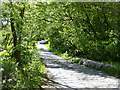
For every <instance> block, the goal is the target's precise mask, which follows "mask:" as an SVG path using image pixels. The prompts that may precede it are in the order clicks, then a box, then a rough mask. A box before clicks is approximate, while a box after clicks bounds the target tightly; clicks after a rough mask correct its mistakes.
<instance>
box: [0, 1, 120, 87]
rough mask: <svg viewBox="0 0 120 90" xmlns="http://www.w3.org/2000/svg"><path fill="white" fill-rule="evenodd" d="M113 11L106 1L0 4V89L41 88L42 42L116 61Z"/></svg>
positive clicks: (118, 46) (119, 22)
mask: <svg viewBox="0 0 120 90" xmlns="http://www.w3.org/2000/svg"><path fill="white" fill-rule="evenodd" d="M119 10H120V5H119V3H109V2H101V3H97V2H96V3H93V2H91V3H90V2H89V3H83V2H77V3H76V2H74V3H73V2H51V3H49V2H44V3H43V2H36V3H35V2H32V3H30V2H11V1H9V2H2V15H1V20H2V27H0V28H2V30H1V31H2V32H3V35H2V49H3V50H6V52H4V53H3V54H2V55H1V64H2V68H3V88H5V89H6V88H7V89H8V88H21V87H22V88H34V87H41V84H42V83H43V76H44V75H43V72H44V70H43V65H42V64H41V61H40V57H39V55H38V54H37V53H36V52H37V51H36V49H35V48H36V47H35V43H36V41H37V40H42V39H48V41H49V42H50V48H51V49H53V50H56V51H59V52H61V53H65V54H66V53H67V55H72V56H77V57H82V58H88V59H92V60H97V61H119V60H120V53H119V51H120V11H119ZM0 35H1V34H0ZM0 37H1V36H0ZM35 51H36V52H35ZM33 72H34V73H33Z"/></svg>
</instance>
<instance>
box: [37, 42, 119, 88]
mask: <svg viewBox="0 0 120 90" xmlns="http://www.w3.org/2000/svg"><path fill="white" fill-rule="evenodd" d="M37 47H38V48H42V49H41V50H40V51H38V52H39V54H40V56H41V58H42V59H43V61H44V63H45V64H46V67H47V68H46V69H47V71H48V72H49V73H48V75H50V76H49V77H50V80H51V82H55V86H58V87H61V88H70V89H72V88H118V86H119V81H118V79H116V78H114V77H112V76H109V75H107V74H104V73H101V72H99V71H96V70H92V69H89V68H87V67H84V66H81V65H78V64H75V63H72V62H70V61H67V60H64V59H63V58H61V57H59V56H57V55H55V54H53V53H52V52H50V51H49V50H48V49H47V48H46V47H45V45H44V44H40V42H38V43H37Z"/></svg>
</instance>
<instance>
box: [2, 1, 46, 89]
mask: <svg viewBox="0 0 120 90" xmlns="http://www.w3.org/2000/svg"><path fill="white" fill-rule="evenodd" d="M33 11H34V3H31V4H30V3H27V2H12V1H10V2H2V15H1V20H2V27H1V28H2V30H1V32H2V33H3V34H2V43H1V44H2V50H4V51H3V53H1V57H0V64H1V65H2V67H0V70H2V88H3V89H13V88H17V89H21V88H28V89H32V88H41V85H42V84H43V83H44V78H45V77H44V76H45V75H44V68H45V67H44V65H43V64H42V61H41V58H40V56H39V54H38V52H37V48H36V40H37V38H35V36H36V33H37V32H36V27H37V25H35V24H34V22H36V20H34V19H35V17H34V14H33Z"/></svg>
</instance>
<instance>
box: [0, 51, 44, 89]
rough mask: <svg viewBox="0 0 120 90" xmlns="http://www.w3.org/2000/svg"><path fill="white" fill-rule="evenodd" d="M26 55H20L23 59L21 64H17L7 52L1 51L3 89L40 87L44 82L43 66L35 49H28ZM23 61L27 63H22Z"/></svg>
mask: <svg viewBox="0 0 120 90" xmlns="http://www.w3.org/2000/svg"><path fill="white" fill-rule="evenodd" d="M26 57H27V58H26ZM26 57H22V60H24V61H23V62H22V63H21V64H22V65H21V66H18V63H16V60H15V59H14V58H11V57H10V55H9V53H7V52H3V53H2V54H1V64H2V67H1V69H2V70H3V71H2V72H3V73H2V74H3V75H2V83H3V84H2V88H3V89H12V88H16V89H21V88H29V89H32V88H41V85H42V84H43V83H44V77H45V76H44V68H45V66H44V65H43V64H42V62H41V58H40V56H39V54H38V52H37V51H36V50H33V51H29V54H28V55H27V54H26ZM22 60H21V61H22ZM25 61H27V63H25V64H24V62H25Z"/></svg>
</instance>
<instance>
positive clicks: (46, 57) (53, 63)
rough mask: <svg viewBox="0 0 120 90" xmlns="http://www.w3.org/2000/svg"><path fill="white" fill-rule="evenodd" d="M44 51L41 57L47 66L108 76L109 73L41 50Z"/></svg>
mask: <svg viewBox="0 0 120 90" xmlns="http://www.w3.org/2000/svg"><path fill="white" fill-rule="evenodd" d="M41 52H44V54H43V56H42V59H43V61H44V62H45V63H46V66H47V68H62V69H65V70H72V71H75V72H78V73H81V72H82V73H84V74H89V75H99V76H100V77H108V76H109V75H107V74H103V73H101V72H99V71H96V70H93V69H89V68H87V67H84V66H81V65H79V64H76V63H73V62H70V61H68V60H65V59H62V58H60V57H59V56H57V55H55V54H53V53H51V52H50V51H48V52H47V51H46V50H42V51H41Z"/></svg>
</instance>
